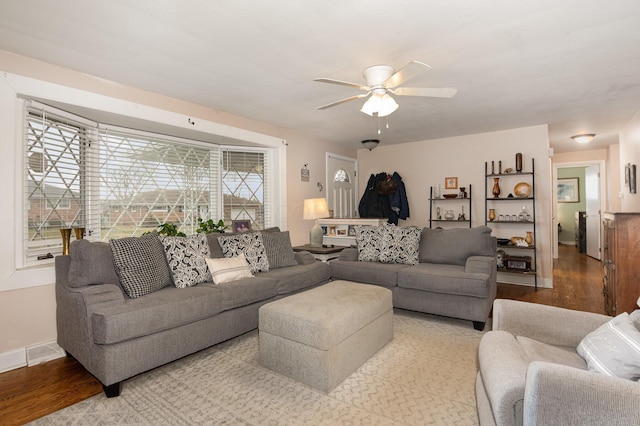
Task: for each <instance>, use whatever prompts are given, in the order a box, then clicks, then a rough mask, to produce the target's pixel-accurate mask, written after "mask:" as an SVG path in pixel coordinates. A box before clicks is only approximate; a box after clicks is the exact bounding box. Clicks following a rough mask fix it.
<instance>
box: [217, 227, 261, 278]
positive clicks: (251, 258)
mask: <svg viewBox="0 0 640 426" xmlns="http://www.w3.org/2000/svg"><path fill="white" fill-rule="evenodd" d="M218 242H219V243H220V247H222V252H223V253H224V257H234V256H238V255H240V254H244V256H245V257H246V259H247V262H249V268H250V269H251V273H252V274H254V275H255V274H257V273H259V272H267V271H268V270H269V260H268V259H267V253H266V251H265V249H264V243H263V242H262V235H261V234H260V232H244V233H241V234H234V235H223V236H219V237H218Z"/></svg>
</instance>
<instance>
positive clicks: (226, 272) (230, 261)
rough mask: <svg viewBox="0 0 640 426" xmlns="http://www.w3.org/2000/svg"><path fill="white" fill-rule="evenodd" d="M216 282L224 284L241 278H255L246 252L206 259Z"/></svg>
mask: <svg viewBox="0 0 640 426" xmlns="http://www.w3.org/2000/svg"><path fill="white" fill-rule="evenodd" d="M205 260H206V261H207V266H208V267H209V271H211V276H212V277H213V283H214V284H224V283H228V282H230V281H236V280H239V279H241V278H253V275H251V271H250V270H249V264H248V263H247V259H245V257H244V254H241V255H240V256H236V257H223V258H222V259H211V258H207V259H205Z"/></svg>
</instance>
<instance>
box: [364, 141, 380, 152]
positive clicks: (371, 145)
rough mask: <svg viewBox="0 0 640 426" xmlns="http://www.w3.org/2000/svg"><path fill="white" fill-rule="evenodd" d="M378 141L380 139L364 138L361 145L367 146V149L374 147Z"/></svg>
mask: <svg viewBox="0 0 640 426" xmlns="http://www.w3.org/2000/svg"><path fill="white" fill-rule="evenodd" d="M379 143H380V139H365V140H363V141H362V145H363V146H364V147H365V148H367V149H368V150H369V151H371V150H372V149H374V148H375V147H377V146H378V144H379Z"/></svg>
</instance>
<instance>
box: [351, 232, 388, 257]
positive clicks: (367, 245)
mask: <svg viewBox="0 0 640 426" xmlns="http://www.w3.org/2000/svg"><path fill="white" fill-rule="evenodd" d="M355 230H356V244H357V245H358V260H359V261H360V262H377V261H379V260H380V249H381V245H382V230H383V227H382V226H367V225H356V226H355Z"/></svg>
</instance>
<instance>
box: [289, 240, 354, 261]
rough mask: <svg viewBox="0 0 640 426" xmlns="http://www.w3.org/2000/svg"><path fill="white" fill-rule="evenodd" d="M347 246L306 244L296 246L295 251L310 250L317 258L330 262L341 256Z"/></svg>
mask: <svg viewBox="0 0 640 426" xmlns="http://www.w3.org/2000/svg"><path fill="white" fill-rule="evenodd" d="M346 248H347V247H344V246H333V247H322V246H312V245H311V244H305V245H303V246H295V247H294V248H293V251H308V252H309V253H311V254H312V255H313V257H315V258H316V260H321V261H322V262H328V261H329V260H331V259H337V258H338V257H340V252H341V251H342V250H344V249H346Z"/></svg>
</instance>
